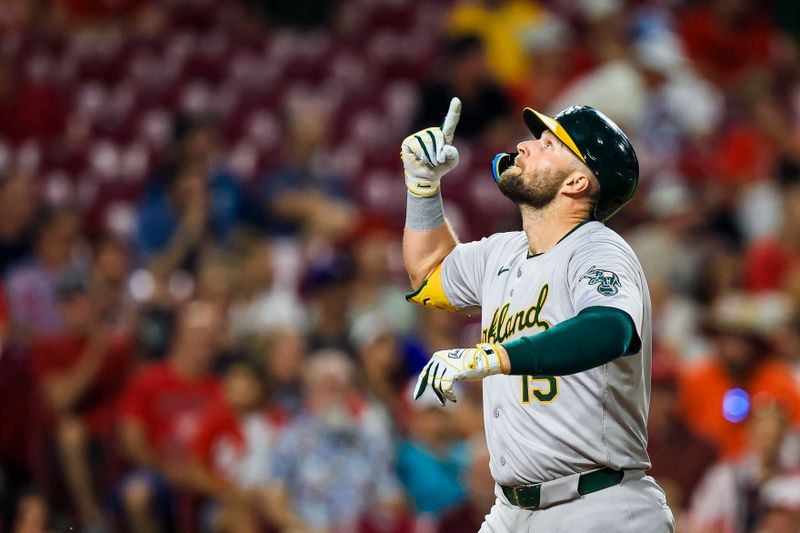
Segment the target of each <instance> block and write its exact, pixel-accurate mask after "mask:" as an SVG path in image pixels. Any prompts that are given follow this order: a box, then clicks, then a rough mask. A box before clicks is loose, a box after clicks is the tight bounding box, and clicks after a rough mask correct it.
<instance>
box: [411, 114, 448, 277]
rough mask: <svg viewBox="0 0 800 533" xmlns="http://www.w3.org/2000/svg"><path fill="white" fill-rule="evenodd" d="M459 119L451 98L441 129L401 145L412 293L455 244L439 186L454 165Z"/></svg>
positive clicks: (429, 129)
mask: <svg viewBox="0 0 800 533" xmlns="http://www.w3.org/2000/svg"><path fill="white" fill-rule="evenodd" d="M460 116H461V100H459V99H458V98H453V99H452V100H451V101H450V109H449V110H448V111H447V116H445V119H444V122H443V123H442V126H441V128H439V127H433V128H427V129H424V130H422V131H418V132H417V133H413V134H411V135H409V136H408V137H406V138H405V140H404V141H403V144H402V152H401V156H402V158H403V170H404V173H405V180H406V187H407V188H408V199H407V202H408V203H407V208H406V226H405V231H404V232H403V260H404V262H405V265H406V270H407V271H408V277H409V278H410V280H411V286H412V288H413V289H415V290H416V289H418V288H419V287H420V286H421V285H422V283H423V282H424V281H425V279H426V278H427V276H428V275H429V274H430V273H431V271H432V270H433V269H434V268H436V266H438V265H439V264H440V263H441V262H442V260H443V259H444V258H445V257H446V256H447V254H449V253H450V252H451V251H452V250H453V248H455V246H456V244H457V242H458V241H457V237H456V235H455V233H454V232H453V230H452V228H451V227H450V224H448V223H447V220H446V219H445V217H444V209H443V207H442V195H441V191H440V182H441V179H442V176H444V175H445V174H447V173H448V172H450V171H451V170H453V169H454V168H455V167H456V165H458V150H457V149H456V147H455V146H453V144H452V143H453V135H454V134H455V130H456V125H458V119H459V118H460Z"/></svg>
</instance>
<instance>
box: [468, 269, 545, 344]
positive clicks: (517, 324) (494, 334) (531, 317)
mask: <svg viewBox="0 0 800 533" xmlns="http://www.w3.org/2000/svg"><path fill="white" fill-rule="evenodd" d="M549 292H550V285H549V284H547V283H545V284H544V285H543V286H542V288H541V290H540V291H539V298H537V300H536V303H535V304H534V305H532V306H530V307H529V308H528V309H526V310H522V311H518V312H516V313H514V314H512V315H511V316H509V314H508V312H509V310H510V309H511V302H508V303H506V304H504V305H503V306H501V307H499V308H497V309H495V311H494V314H493V315H492V321H491V323H490V324H489V327H488V328H487V329H484V330H483V342H490V343H501V342H503V341H506V340H508V339H510V338H511V337H512V336H513V335H514V334H515V333H517V332H518V331H522V330H525V329H530V328H540V329H542V330H543V331H544V330H547V329H549V328H550V323H549V322H547V321H546V320H541V319H540V318H539V315H540V314H541V312H542V310H543V309H544V304H545V303H546V302H547V295H548V293H549Z"/></svg>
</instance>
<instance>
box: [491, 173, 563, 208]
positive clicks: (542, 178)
mask: <svg viewBox="0 0 800 533" xmlns="http://www.w3.org/2000/svg"><path fill="white" fill-rule="evenodd" d="M519 165H522V163H519ZM568 174H569V172H568V171H566V170H564V171H558V170H556V169H553V168H552V167H550V168H544V169H543V168H527V169H526V168H525V167H524V166H518V165H514V166H510V167H508V168H507V169H506V170H505V172H503V173H502V174H501V175H500V180H499V182H498V184H497V185H498V187H499V188H500V192H502V193H503V194H504V195H505V196H506V197H507V198H508V199H509V200H511V201H512V202H514V203H515V204H523V205H529V206H531V207H533V208H534V209H542V208H544V207H546V206H548V205H550V203H551V202H552V201H553V200H555V198H556V195H557V194H558V191H559V189H560V188H561V184H562V183H563V182H564V178H566V177H567V175H568Z"/></svg>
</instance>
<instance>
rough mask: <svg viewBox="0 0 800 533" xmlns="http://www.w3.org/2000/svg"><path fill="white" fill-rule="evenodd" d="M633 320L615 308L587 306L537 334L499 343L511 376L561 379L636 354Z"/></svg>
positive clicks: (637, 345) (638, 343)
mask: <svg viewBox="0 0 800 533" xmlns="http://www.w3.org/2000/svg"><path fill="white" fill-rule="evenodd" d="M640 346H641V342H640V341H639V337H638V335H637V334H636V328H635V327H634V325H633V320H632V319H631V317H630V316H629V315H628V313H626V312H625V311H622V310H621V309H617V308H615V307H587V308H586V309H584V310H583V311H581V312H580V313H578V315H577V316H575V317H573V318H570V319H569V320H565V321H564V322H562V323H560V324H557V325H555V326H553V327H552V328H550V329H548V330H547V331H543V332H542V333H539V334H538V335H529V336H526V337H521V338H519V339H515V340H513V341H509V342H506V343H504V344H503V347H504V348H505V349H506V351H507V352H508V359H509V361H510V362H511V371H510V374H512V375H522V374H529V375H533V376H564V375H567V374H576V373H578V372H583V371H585V370H589V369H590V368H594V367H596V366H601V365H604V364H606V363H608V362H610V361H613V360H614V359H616V358H617V357H620V356H622V355H625V354H631V353H636V352H638V351H639V347H640Z"/></svg>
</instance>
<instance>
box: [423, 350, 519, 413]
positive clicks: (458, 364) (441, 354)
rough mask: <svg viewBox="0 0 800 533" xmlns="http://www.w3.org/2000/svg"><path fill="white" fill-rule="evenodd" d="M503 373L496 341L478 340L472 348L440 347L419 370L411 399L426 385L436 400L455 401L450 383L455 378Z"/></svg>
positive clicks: (475, 377) (481, 377)
mask: <svg viewBox="0 0 800 533" xmlns="http://www.w3.org/2000/svg"><path fill="white" fill-rule="evenodd" d="M503 372H504V369H503V364H502V362H501V359H500V352H499V349H498V346H497V345H496V344H488V343H482V344H478V345H476V346H475V348H455V349H452V350H441V351H438V352H436V353H434V354H433V356H432V357H431V360H430V361H428V364H427V365H425V367H424V368H423V369H422V372H420V374H419V378H418V379H417V386H416V387H414V399H415V400H416V399H418V398H419V397H420V396H422V393H423V392H425V389H426V388H427V387H428V385H430V387H431V390H432V391H433V393H434V394H436V398H437V399H438V400H439V403H441V404H442V405H444V404H445V403H446V400H450V401H451V402H455V401H456V395H455V392H454V391H453V384H454V383H455V382H456V381H471V380H478V379H483V378H485V377H487V376H493V375H495V374H501V373H503Z"/></svg>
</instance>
